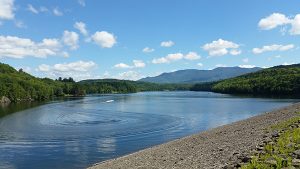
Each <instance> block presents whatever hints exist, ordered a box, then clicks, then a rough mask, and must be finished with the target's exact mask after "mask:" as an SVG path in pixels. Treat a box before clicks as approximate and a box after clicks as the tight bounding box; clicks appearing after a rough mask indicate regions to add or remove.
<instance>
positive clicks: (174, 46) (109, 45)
mask: <svg viewBox="0 0 300 169" xmlns="http://www.w3.org/2000/svg"><path fill="white" fill-rule="evenodd" d="M299 6H300V2H299V1H297V0H290V1H288V3H287V2H285V1H279V0H274V1H261V0H251V1H238V0H224V1H219V0H201V1H196V0H187V1H182V0H163V1H161V0H151V1H150V0H127V1H121V0H118V1H117V0H97V1H93V0H69V1H61V0H51V1H50V0H48V1H46V0H44V1H40V0H32V1H29V0H28V1H20V0H0V62H3V63H7V64H10V65H12V66H14V67H15V68H17V69H18V68H23V69H24V70H25V71H27V72H29V73H31V74H33V75H36V76H39V77H50V78H57V77H58V76H62V77H69V76H72V77H74V78H75V79H76V80H81V79H91V78H118V79H132V80H136V79H139V78H141V77H145V76H154V75H158V74H159V73H162V72H171V71H174V70H181V69H213V68H215V67H218V66H240V67H253V66H259V67H270V66H274V65H280V64H292V63H299V60H300V59H299V53H300V50H299V45H300V44H299V42H300V40H299V38H300V10H299Z"/></svg>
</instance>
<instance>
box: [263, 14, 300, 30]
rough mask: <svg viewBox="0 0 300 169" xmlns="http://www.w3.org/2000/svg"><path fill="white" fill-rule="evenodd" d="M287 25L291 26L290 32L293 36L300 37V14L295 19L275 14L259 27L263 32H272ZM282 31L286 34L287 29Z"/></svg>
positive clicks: (265, 19)
mask: <svg viewBox="0 0 300 169" xmlns="http://www.w3.org/2000/svg"><path fill="white" fill-rule="evenodd" d="M285 25H290V26H291V28H290V30H289V32H290V34H291V35H300V14H297V15H295V17H287V16H285V15H284V14H281V13H273V14H271V15H269V16H268V17H265V18H263V19H261V20H260V21H259V23H258V27H259V28H260V29H262V30H271V29H274V28H277V27H278V26H285ZM282 30H283V31H284V32H285V28H284V29H281V31H282Z"/></svg>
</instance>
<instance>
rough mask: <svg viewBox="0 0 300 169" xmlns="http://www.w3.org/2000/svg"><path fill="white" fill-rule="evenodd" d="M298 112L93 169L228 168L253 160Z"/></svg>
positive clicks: (276, 113)
mask: <svg viewBox="0 0 300 169" xmlns="http://www.w3.org/2000/svg"><path fill="white" fill-rule="evenodd" d="M296 112H300V103H295V104H292V105H290V106H287V107H283V108H280V109H276V110H273V111H271V112H266V113H263V114H261V115H258V116H254V117H250V118H248V119H245V120H241V121H237V122H234V123H231V124H227V125H223V126H220V127H217V128H213V129H209V130H207V131H203V132H200V133H197V134H194V135H191V136H187V137H183V138H180V139H176V140H173V141H170V142H167V143H164V144H160V145H157V146H153V147H150V148H147V149H144V150H140V151H138V152H134V153H132V154H128V155H125V156H121V157H119V158H115V159H110V160H106V161H103V162H101V163H96V164H94V165H93V166H91V167H89V169H106V168H110V169H123V168H124V169H127V168H128V169H142V168H143V169H148V168H152V169H154V168H155V169H169V168H170V169H171V168H172V169H174V168H178V169H185V168H186V169H191V168H227V167H228V165H229V164H231V163H232V162H234V161H236V160H237V159H241V160H243V159H244V158H249V157H250V155H251V152H252V151H253V150H255V148H256V147H257V146H258V145H260V144H262V143H263V142H264V141H266V140H268V139H269V138H270V137H271V135H272V133H267V132H266V129H267V128H268V127H270V126H271V125H274V124H278V123H280V122H282V121H286V120H288V119H290V118H292V117H295V116H297V115H298V116H299V114H297V113H296Z"/></svg>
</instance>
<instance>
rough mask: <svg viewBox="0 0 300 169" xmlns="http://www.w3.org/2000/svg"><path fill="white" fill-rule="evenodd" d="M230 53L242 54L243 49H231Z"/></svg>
mask: <svg viewBox="0 0 300 169" xmlns="http://www.w3.org/2000/svg"><path fill="white" fill-rule="evenodd" d="M229 53H230V54H231V55H233V56H235V55H239V54H241V53H242V51H241V50H236V49H232V50H230V52H229Z"/></svg>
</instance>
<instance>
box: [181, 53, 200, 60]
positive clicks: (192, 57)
mask: <svg viewBox="0 0 300 169" xmlns="http://www.w3.org/2000/svg"><path fill="white" fill-rule="evenodd" d="M184 58H185V59H187V60H198V59H200V58H201V56H200V55H198V54H197V53H196V52H189V53H188V54H186V55H185V56H184Z"/></svg>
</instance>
